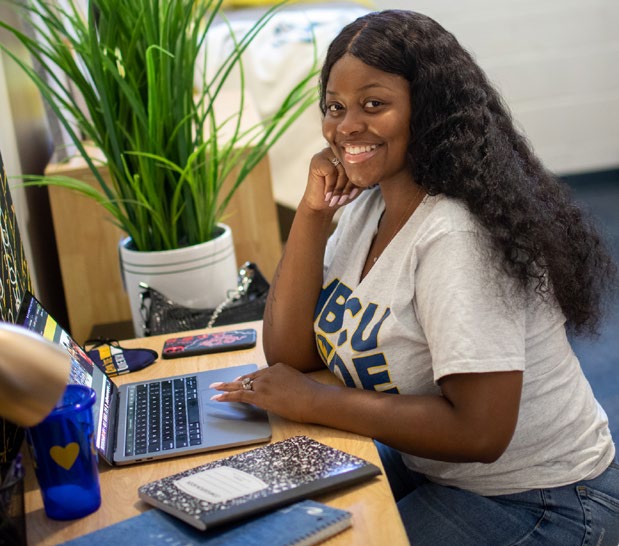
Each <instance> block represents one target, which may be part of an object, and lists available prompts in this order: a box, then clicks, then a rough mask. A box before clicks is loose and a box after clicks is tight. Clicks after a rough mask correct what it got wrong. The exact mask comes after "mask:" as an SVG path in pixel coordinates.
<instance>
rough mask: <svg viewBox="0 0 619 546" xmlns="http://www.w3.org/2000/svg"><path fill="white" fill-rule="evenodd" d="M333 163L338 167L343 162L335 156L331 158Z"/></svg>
mask: <svg viewBox="0 0 619 546" xmlns="http://www.w3.org/2000/svg"><path fill="white" fill-rule="evenodd" d="M331 163H332V164H333V166H334V167H337V166H338V165H339V164H340V163H341V161H340V160H339V159H338V158H337V157H334V158H333V159H332V160H331Z"/></svg>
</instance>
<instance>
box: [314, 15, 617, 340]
mask: <svg viewBox="0 0 619 546" xmlns="http://www.w3.org/2000/svg"><path fill="white" fill-rule="evenodd" d="M347 53H350V54H352V55H354V56H355V57H357V58H358V59H360V60H361V61H363V62H364V63H366V64H368V65H370V66H373V67H375V68H378V69H380V70H383V71H385V72H390V73H393V74H397V75H399V76H402V77H403V78H405V79H406V80H407V81H408V82H409V84H410V94H411V107H412V115H411V121H410V125H411V135H412V137H411V142H410V144H409V150H408V155H409V161H410V164H411V169H412V173H413V177H414V178H415V181H416V182H417V183H418V184H420V185H421V186H423V188H424V189H425V190H426V191H427V192H428V193H429V194H431V195H437V194H441V193H442V194H445V195H448V196H451V197H455V198H458V199H460V200H462V201H463V202H464V203H466V205H467V206H468V208H469V210H470V211H471V212H472V213H473V214H474V215H475V216H476V217H477V219H478V221H479V222H480V223H481V224H482V225H483V226H484V227H485V228H486V229H487V230H488V231H489V233H490V235H491V237H492V240H493V241H494V245H495V249H496V251H497V252H498V253H499V255H500V256H502V257H503V265H504V267H505V269H506V271H508V273H509V274H510V275H512V276H514V277H515V278H516V279H518V281H519V284H520V286H521V287H522V288H523V289H526V287H528V286H530V283H531V282H533V283H534V285H535V286H536V287H537V290H538V292H542V293H546V294H548V293H550V291H552V293H554V296H555V297H556V299H557V300H558V302H559V305H560V306H561V309H562V310H563V313H564V315H565V317H566V319H567V324H568V327H569V328H570V330H571V331H573V332H574V333H577V334H578V333H585V334H594V333H596V332H597V328H598V326H599V322H600V319H601V316H602V311H603V297H604V294H605V292H606V289H607V288H609V287H610V286H611V285H612V284H613V282H614V281H615V279H616V277H615V275H616V267H615V265H614V264H613V262H612V260H611V258H610V256H609V255H608V253H607V251H606V250H605V248H604V245H603V244H602V241H601V239H600V237H599V235H598V234H597V232H596V230H595V228H594V227H593V225H592V224H591V223H590V222H589V221H588V220H587V219H586V218H585V217H584V216H583V214H582V211H581V210H579V208H578V207H577V206H576V205H575V204H574V203H573V202H572V200H571V196H570V192H569V188H568V186H567V185H566V184H564V183H562V182H561V181H560V180H559V179H557V177H555V176H554V175H552V174H551V173H550V172H548V171H547V170H546V169H545V168H544V167H543V166H542V164H541V162H540V161H539V160H538V159H537V157H536V156H535V155H534V153H533V152H532V150H531V148H530V146H529V145H528V143H527V141H526V139H525V138H524V137H523V136H522V135H521V134H519V133H518V131H517V130H516V129H515V128H514V124H513V122H512V118H511V115H510V113H509V111H508V109H507V107H506V106H505V105H504V104H503V101H502V99H501V97H500V95H499V94H498V92H497V91H496V90H495V89H494V88H493V86H492V85H491V84H490V83H489V82H488V79H487V78H486V76H485V74H484V72H483V71H482V69H481V68H480V67H479V66H478V65H477V63H476V62H475V61H474V60H473V58H472V57H471V55H470V54H469V53H468V52H467V51H466V50H465V49H464V48H463V47H462V46H461V45H460V44H459V43H458V41H457V40H456V38H455V37H454V36H453V35H452V34H450V33H449V32H447V31H446V30H445V29H444V28H443V27H441V26H440V25H439V24H438V23H437V22H435V21H434V20H432V19H430V18H429V17H426V16H424V15H421V14H419V13H414V12H409V11H401V10H387V11H382V12H376V13H370V14H368V15H365V16H363V17H360V18H359V19H357V20H356V21H354V22H352V23H350V24H349V25H348V26H346V27H345V28H344V29H343V30H342V31H341V32H340V34H339V35H338V36H337V37H336V38H335V40H334V41H333V42H332V43H331V45H330V47H329V50H328V52H327V56H326V60H325V63H324V65H323V68H322V73H321V80H320V81H321V94H320V108H321V110H322V112H323V115H324V113H325V111H326V104H325V87H326V84H327V82H328V79H329V74H330V73H331V69H332V67H333V65H334V64H335V63H336V62H337V61H338V60H339V59H340V58H341V57H342V56H343V55H345V54H347ZM548 281H549V282H548Z"/></svg>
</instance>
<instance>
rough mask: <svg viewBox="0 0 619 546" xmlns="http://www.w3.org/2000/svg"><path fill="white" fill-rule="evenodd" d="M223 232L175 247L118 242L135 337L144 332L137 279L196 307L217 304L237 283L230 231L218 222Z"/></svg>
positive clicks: (214, 305) (179, 301) (186, 304)
mask: <svg viewBox="0 0 619 546" xmlns="http://www.w3.org/2000/svg"><path fill="white" fill-rule="evenodd" d="M219 226H220V227H221V228H222V229H223V233H222V234H221V235H220V236H219V237H217V238H216V239H213V240H212V241H207V242H206V243H201V244H199V245H194V246H190V247H185V248H179V249H176V250H163V251H155V252H140V251H136V250H131V249H130V248H128V246H129V245H130V243H131V239H130V238H129V237H127V238H126V239H123V240H121V241H120V244H119V252H120V267H121V273H122V278H123V281H124V284H125V290H126V291H127V294H128V295H129V304H130V307H131V317H132V320H133V327H134V329H135V335H136V336H142V335H143V323H142V315H141V313H140V293H141V291H142V289H141V288H140V282H144V283H146V284H148V285H149V286H151V287H153V288H155V289H157V290H159V291H160V292H162V293H163V294H165V295H166V296H168V297H169V298H170V299H172V300H173V301H175V302H176V303H180V304H182V305H185V306H187V307H192V308H195V309H199V308H204V307H216V306H217V305H219V304H220V303H221V302H222V301H223V300H225V299H226V296H227V294H228V291H229V290H232V289H234V288H236V286H237V274H238V270H237V266H236V257H235V254H234V243H233V240H232V231H231V230H230V228H229V227H228V226H226V225H225V224H219Z"/></svg>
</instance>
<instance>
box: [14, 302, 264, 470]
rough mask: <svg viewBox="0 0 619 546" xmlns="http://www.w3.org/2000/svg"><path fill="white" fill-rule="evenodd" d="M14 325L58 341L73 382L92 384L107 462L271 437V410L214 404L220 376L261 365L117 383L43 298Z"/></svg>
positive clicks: (98, 439)
mask: <svg viewBox="0 0 619 546" xmlns="http://www.w3.org/2000/svg"><path fill="white" fill-rule="evenodd" d="M16 322H17V324H19V325H21V326H24V327H26V328H27V329H28V330H31V331H33V332H36V333H38V334H41V335H42V336H43V337H45V338H47V339H49V340H51V341H53V342H54V343H57V344H58V345H60V346H61V347H63V348H64V349H66V351H67V353H68V354H69V355H70V356H71V362H72V365H71V372H70V377H69V382H70V383H79V384H81V385H87V386H89V387H92V388H93V389H94V390H95V391H96V393H97V400H96V402H95V405H94V409H93V412H94V413H93V416H94V419H95V423H96V430H95V445H96V447H97V450H98V452H99V454H100V456H101V458H102V459H103V460H104V461H105V462H107V463H108V464H110V465H125V464H130V463H139V462H144V461H151V460H156V459H162V458H169V457H176V456H179V455H189V454H192V453H199V452H204V451H212V450H217V449H224V448H229V447H236V446H243V445H250V444H255V443H260V442H267V441H269V440H270V439H271V426H270V423H269V419H268V415H267V413H266V411H264V410H262V409H260V408H256V407H255V406H252V405H250V404H242V403H227V402H215V401H212V400H210V398H211V396H213V394H216V392H217V391H215V390H214V389H209V388H208V386H209V385H210V384H211V383H213V382H215V381H232V380H234V379H235V378H237V377H238V376H239V375H243V374H246V373H250V372H252V371H254V370H256V369H258V366H257V365H256V364H243V365H239V366H233V367H229V368H222V369H218V370H208V371H203V372H197V373H191V374H183V375H175V376H171V377H166V378H162V379H156V380H149V381H137V382H133V383H129V384H125V385H122V386H120V387H118V386H116V384H115V383H114V382H113V381H112V380H111V379H110V378H109V377H108V376H107V375H106V374H105V373H104V372H103V371H102V370H101V369H100V368H98V367H97V366H96V365H95V364H94V362H93V361H92V360H91V358H90V357H89V356H88V354H87V353H86V351H84V349H83V348H82V347H80V345H79V344H78V343H77V342H76V341H75V340H73V339H72V338H71V336H70V335H69V334H68V333H67V332H66V331H65V330H63V329H62V327H61V326H60V325H59V324H58V323H57V322H56V321H55V320H54V318H53V317H51V316H50V314H49V313H48V312H47V311H46V310H45V309H44V307H43V306H42V305H41V303H40V302H39V301H38V300H37V299H36V298H35V297H34V296H33V295H32V294H31V293H30V292H26V293H25V294H24V299H23V301H22V303H21V306H20V310H19V314H18V317H17V321H16Z"/></svg>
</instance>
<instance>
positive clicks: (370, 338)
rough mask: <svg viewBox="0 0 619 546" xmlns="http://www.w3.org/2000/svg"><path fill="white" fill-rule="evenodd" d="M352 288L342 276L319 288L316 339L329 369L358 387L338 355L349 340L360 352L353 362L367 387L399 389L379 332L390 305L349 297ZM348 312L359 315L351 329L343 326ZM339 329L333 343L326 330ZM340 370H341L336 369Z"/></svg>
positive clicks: (355, 316)
mask: <svg viewBox="0 0 619 546" xmlns="http://www.w3.org/2000/svg"><path fill="white" fill-rule="evenodd" d="M351 294H352V290H351V289H350V288H349V287H348V286H346V285H345V284H344V283H342V282H341V281H340V280H339V279H336V280H334V281H332V282H331V283H330V284H329V285H328V286H326V287H325V288H323V289H322V290H321V292H320V297H319V299H318V304H317V306H316V321H315V323H316V343H317V346H318V351H319V353H320V356H321V358H322V360H323V362H324V363H325V364H326V365H327V366H328V367H329V369H330V370H331V371H332V372H333V373H336V375H339V376H340V377H341V378H342V380H343V381H344V383H345V384H346V386H348V387H355V386H356V385H355V382H354V381H353V379H352V377H351V375H350V373H348V370H347V369H346V366H345V365H344V362H343V361H342V359H341V358H340V356H339V355H338V352H337V351H338V347H340V346H342V345H344V344H346V343H349V344H350V348H351V349H352V350H353V351H354V352H355V353H357V355H358V356H354V357H353V358H352V363H353V365H354V367H355V370H356V372H357V376H358V377H359V380H360V381H361V386H362V387H363V388H364V389H367V390H372V389H373V390H377V391H381V392H392V393H398V392H399V391H398V389H397V387H396V386H395V385H393V383H392V382H391V378H390V377H389V370H388V368H387V360H386V358H385V355H384V353H383V352H382V351H381V350H380V347H379V343H378V339H379V336H378V334H379V332H380V329H381V327H382V326H383V323H384V322H385V319H386V318H387V317H388V316H389V315H390V314H391V310H390V309H389V308H388V307H384V306H383V307H382V308H381V307H379V306H378V305H376V304H375V303H370V304H364V303H363V302H362V301H360V300H359V298H357V297H352V298H351V297H350V295H351ZM345 313H349V314H350V315H351V316H352V317H354V318H355V319H357V323H356V327H355V328H354V329H353V330H352V331H350V332H349V331H348V330H342V325H343V323H344V315H345ZM322 332H324V333H328V334H335V333H338V336H337V343H336V344H335V346H334V344H332V343H331V342H330V341H329V339H328V338H327V337H326V336H325V335H324V333H322ZM337 372H339V373H337Z"/></svg>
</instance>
